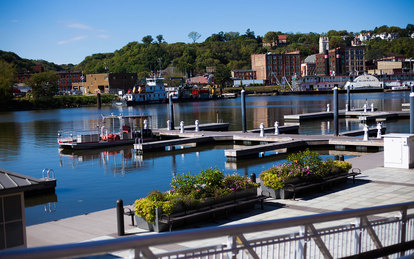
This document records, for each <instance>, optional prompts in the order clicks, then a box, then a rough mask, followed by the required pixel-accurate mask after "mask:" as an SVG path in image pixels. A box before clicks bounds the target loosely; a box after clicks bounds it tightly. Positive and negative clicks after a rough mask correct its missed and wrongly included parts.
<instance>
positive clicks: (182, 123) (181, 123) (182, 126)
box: [180, 121, 184, 133]
mask: <svg viewBox="0 0 414 259" xmlns="http://www.w3.org/2000/svg"><path fill="white" fill-rule="evenodd" d="M180 133H184V121H181V122H180Z"/></svg>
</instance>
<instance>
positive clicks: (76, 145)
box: [58, 138, 155, 150]
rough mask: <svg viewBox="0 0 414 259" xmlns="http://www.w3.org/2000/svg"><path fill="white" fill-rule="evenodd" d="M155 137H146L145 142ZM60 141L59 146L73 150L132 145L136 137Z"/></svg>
mask: <svg viewBox="0 0 414 259" xmlns="http://www.w3.org/2000/svg"><path fill="white" fill-rule="evenodd" d="M153 140H155V139H154V138H145V139H143V141H144V142H148V141H153ZM58 143H59V148H63V149H72V150H85V149H93V148H104V147H114V146H124V145H132V144H134V143H135V140H134V139H125V140H113V141H98V142H83V143H77V142H76V141H74V142H72V141H61V142H58Z"/></svg>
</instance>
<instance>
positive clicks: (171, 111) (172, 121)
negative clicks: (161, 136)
mask: <svg viewBox="0 0 414 259" xmlns="http://www.w3.org/2000/svg"><path fill="white" fill-rule="evenodd" d="M172 96H173V94H172V93H171V94H169V95H168V105H169V106H170V130H173V129H174V104H173V101H172Z"/></svg>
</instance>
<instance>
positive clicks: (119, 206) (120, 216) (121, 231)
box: [116, 200, 125, 236]
mask: <svg viewBox="0 0 414 259" xmlns="http://www.w3.org/2000/svg"><path fill="white" fill-rule="evenodd" d="M116 223H117V227H118V236H123V235H125V226H124V202H123V201H122V200H117V201H116Z"/></svg>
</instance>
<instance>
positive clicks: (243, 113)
mask: <svg viewBox="0 0 414 259" xmlns="http://www.w3.org/2000/svg"><path fill="white" fill-rule="evenodd" d="M241 108H242V132H243V133H246V93H245V91H244V90H241Z"/></svg>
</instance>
